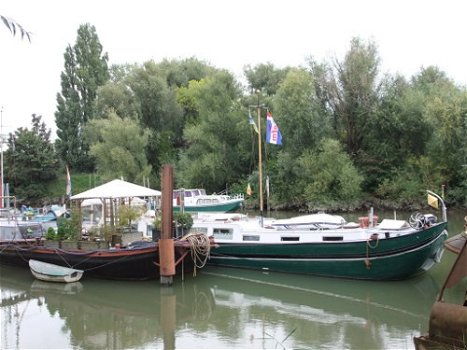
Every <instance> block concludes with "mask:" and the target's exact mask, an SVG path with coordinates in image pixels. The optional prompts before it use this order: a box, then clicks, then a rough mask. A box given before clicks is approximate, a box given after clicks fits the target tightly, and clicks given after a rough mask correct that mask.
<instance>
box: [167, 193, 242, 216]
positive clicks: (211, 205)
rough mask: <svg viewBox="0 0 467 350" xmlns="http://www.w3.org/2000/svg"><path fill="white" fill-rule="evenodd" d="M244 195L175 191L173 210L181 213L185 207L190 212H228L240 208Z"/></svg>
mask: <svg viewBox="0 0 467 350" xmlns="http://www.w3.org/2000/svg"><path fill="white" fill-rule="evenodd" d="M244 200H245V199H244V197H243V194H236V195H227V194H209V195H208V194H206V190H204V189H199V188H197V189H178V190H174V191H173V210H174V211H175V212H177V211H180V207H181V206H182V205H183V208H184V210H185V211H188V212H228V211H233V210H236V209H238V208H240V207H241V206H242V205H243V202H244Z"/></svg>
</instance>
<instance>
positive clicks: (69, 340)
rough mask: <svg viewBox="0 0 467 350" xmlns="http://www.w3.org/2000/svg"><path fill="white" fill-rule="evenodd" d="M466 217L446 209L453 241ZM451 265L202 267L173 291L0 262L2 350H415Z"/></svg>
mask: <svg viewBox="0 0 467 350" xmlns="http://www.w3.org/2000/svg"><path fill="white" fill-rule="evenodd" d="M376 214H378V213H376ZM392 215H393V214H392V213H383V214H379V216H380V217H384V216H386V217H389V216H392ZM464 215H465V213H464V212H452V213H449V216H448V219H449V232H450V236H451V235H455V234H457V233H459V232H460V231H461V230H462V229H463V218H464ZM343 216H344V217H346V218H348V216H346V215H343ZM403 216H404V215H403V214H402V216H401V217H400V218H402V217H403ZM348 220H349V221H353V220H354V219H353V218H350V219H348ZM454 259H455V255H454V254H452V253H450V252H448V251H446V252H445V254H444V256H443V258H442V261H441V263H440V264H437V265H435V266H434V267H433V268H432V269H431V270H430V271H429V272H427V273H425V274H423V275H421V276H418V277H416V278H412V279H409V280H406V281H395V282H394V281H393V282H367V281H352V280H341V279H328V278H319V277H310V276H301V275H289V274H283V273H262V272H258V271H244V270H236V269H222V268H214V267H205V268H203V269H201V270H198V271H197V273H196V276H193V275H191V274H190V275H185V276H184V280H182V278H181V276H177V277H175V279H174V285H173V286H172V287H161V286H160V285H159V281H145V282H119V281H104V280H94V279H83V280H82V281H81V282H77V283H74V284H53V283H46V282H41V281H37V280H35V279H34V278H33V277H32V275H31V274H30V272H29V270H27V269H21V268H14V267H6V266H1V267H0V286H1V305H0V312H1V314H0V316H1V330H0V334H1V337H0V344H1V349H241V348H248V349H291V348H295V349H296V348H301V349H358V350H362V349H414V345H413V337H414V336H418V335H420V334H425V333H426V332H427V331H428V319H429V315H430V309H431V306H432V304H433V302H434V301H435V299H436V296H437V294H438V292H439V290H440V288H441V286H442V284H443V283H444V280H445V278H446V275H447V273H448V272H449V270H450V268H451V266H452V263H453V262H454ZM466 288H467V281H466V280H465V279H464V280H463V283H461V286H458V287H457V288H452V289H450V290H448V291H447V295H446V298H447V299H448V300H452V301H454V302H457V303H460V301H461V300H462V298H463V297H464V293H465V290H466Z"/></svg>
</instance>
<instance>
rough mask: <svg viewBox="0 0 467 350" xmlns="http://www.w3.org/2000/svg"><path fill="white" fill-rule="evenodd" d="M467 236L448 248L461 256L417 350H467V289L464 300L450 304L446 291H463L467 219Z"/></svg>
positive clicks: (454, 239)
mask: <svg viewBox="0 0 467 350" xmlns="http://www.w3.org/2000/svg"><path fill="white" fill-rule="evenodd" d="M464 220H465V225H464V232H463V233H461V234H458V235H456V236H454V237H451V239H450V240H449V241H448V242H447V244H446V247H447V248H448V249H449V250H450V251H453V252H455V253H457V254H458V256H457V259H456V261H455V262H454V264H453V266H452V268H451V271H450V272H449V274H448V276H447V278H446V281H445V282H444V285H443V287H442V289H441V292H440V293H439V295H438V298H437V299H436V301H435V303H434V305H433V307H432V309H431V314H430V321H429V330H428V334H427V335H424V336H419V337H415V338H414V343H415V348H416V349H417V350H429V349H459V350H460V349H465V348H466V345H467V287H464V288H465V290H463V293H465V294H464V295H465V297H464V298H463V300H461V301H460V303H459V301H457V302H450V301H447V300H446V294H447V293H446V289H447V288H453V287H455V286H459V287H461V282H462V280H464V281H465V277H467V216H466V217H465V219H464Z"/></svg>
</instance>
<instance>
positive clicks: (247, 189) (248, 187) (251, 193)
mask: <svg viewBox="0 0 467 350" xmlns="http://www.w3.org/2000/svg"><path fill="white" fill-rule="evenodd" d="M246 194H247V195H249V196H251V195H253V190H252V189H251V186H250V183H248V186H247V187H246Z"/></svg>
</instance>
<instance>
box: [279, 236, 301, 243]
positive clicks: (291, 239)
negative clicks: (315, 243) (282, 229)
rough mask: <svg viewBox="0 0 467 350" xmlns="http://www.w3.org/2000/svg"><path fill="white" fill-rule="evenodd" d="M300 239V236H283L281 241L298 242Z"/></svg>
mask: <svg viewBox="0 0 467 350" xmlns="http://www.w3.org/2000/svg"><path fill="white" fill-rule="evenodd" d="M299 240H300V237H298V236H296V237H281V241H283V242H298V241H299Z"/></svg>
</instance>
